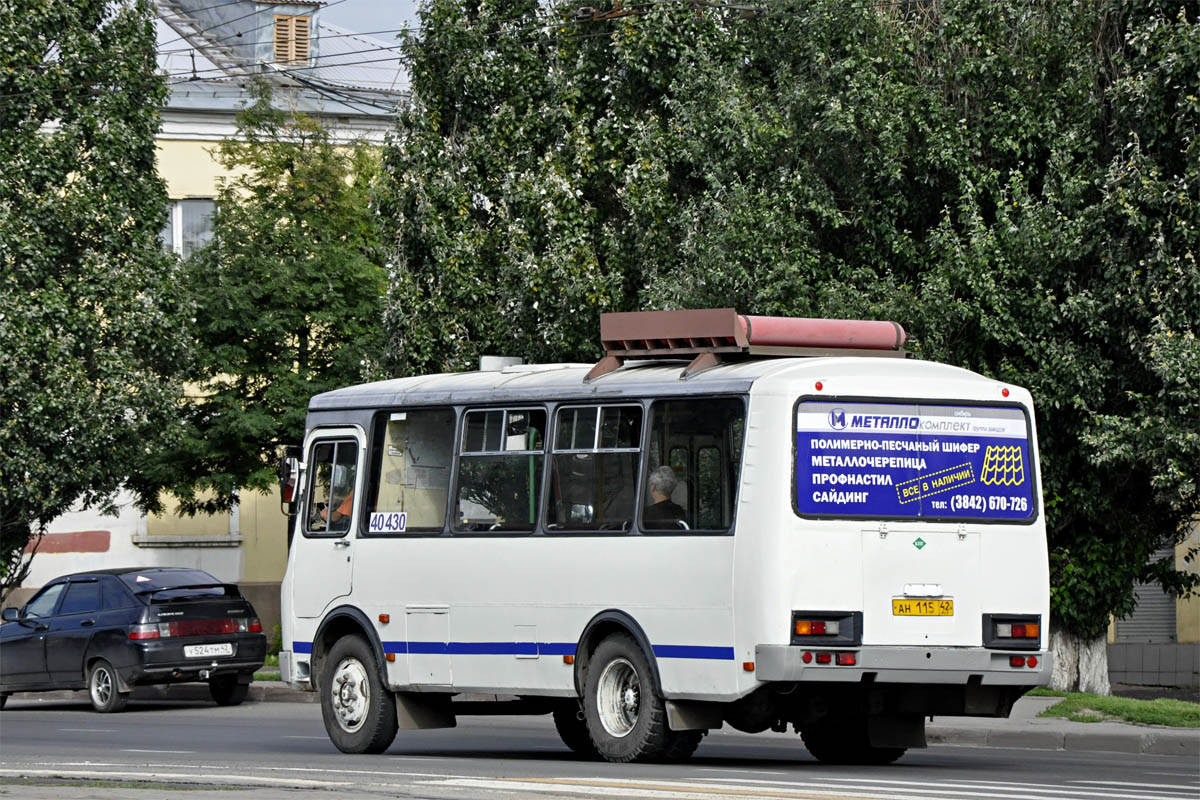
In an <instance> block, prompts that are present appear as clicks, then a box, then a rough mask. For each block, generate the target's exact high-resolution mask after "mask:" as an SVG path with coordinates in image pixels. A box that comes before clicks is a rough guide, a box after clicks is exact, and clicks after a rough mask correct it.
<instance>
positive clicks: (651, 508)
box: [641, 397, 746, 532]
mask: <svg viewBox="0 0 1200 800" xmlns="http://www.w3.org/2000/svg"><path fill="white" fill-rule="evenodd" d="M745 415H746V410H745V404H744V403H743V401H742V400H741V399H739V398H733V397H726V398H713V397H709V398H697V399H694V400H691V399H689V400H660V401H657V402H655V404H654V406H653V407H652V415H651V426H650V441H651V443H652V444H651V449H650V454H651V457H650V458H649V459H648V462H647V464H646V478H645V481H646V484H647V486H646V489H647V491H646V494H645V501H644V503H643V505H642V519H641V527H642V529H643V530H646V531H664V532H672V531H673V532H680V531H684V530H693V529H695V530H701V531H716V532H725V531H728V530H729V529H730V528H731V527H732V525H733V499H734V495H735V494H736V491H735V490H736V487H737V485H738V477H739V471H740V469H741V446H742V445H741V437H742V431H743V429H744V426H745V422H744V420H745ZM659 442H661V443H662V445H661V446H660V447H656V446H655V444H657V443H659ZM723 451H724V452H723ZM662 452H665V453H666V455H667V463H666V464H665V465H664V464H662V463H661V461H660V459H661V456H659V453H662ZM652 483H654V484H657V485H656V487H655V488H656V490H657V491H653V492H652V491H650V488H651V487H650V484H652ZM664 489H666V491H665V496H664Z"/></svg>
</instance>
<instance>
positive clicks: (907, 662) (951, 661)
mask: <svg viewBox="0 0 1200 800" xmlns="http://www.w3.org/2000/svg"><path fill="white" fill-rule="evenodd" d="M805 652H808V653H810V654H811V661H810V663H807V664H806V663H805V662H804V653H805ZM839 652H842V653H846V652H852V653H855V665H854V666H839V665H837V663H836V660H837V655H836V654H837V653H839ZM818 653H832V654H834V655H833V659H832V661H833V663H830V664H818V663H816V662H817V659H816V655H817V654H818ZM1013 656H1016V657H1018V658H1020V659H1021V661H1022V664H1023V666H1013V665H1012V663H1011V661H1010V659H1011V658H1012V657H1013ZM1033 659H1036V661H1034V663H1035V664H1036V666H1034V667H1030V666H1029V662H1030V661H1031V660H1033ZM1051 666H1052V664H1051V660H1050V653H1048V652H1044V651H1035V652H1031V651H1028V650H1025V651H1011V652H1010V651H1004V650H987V649H984V648H982V647H888V646H880V645H865V646H860V647H854V648H828V647H825V648H816V647H814V648H804V647H798V646H796V645H777V644H760V645H758V646H757V647H756V648H755V677H757V678H758V680H760V681H796V682H819V683H861V682H873V683H912V684H949V685H955V684H962V685H965V684H968V683H982V684H983V685H985V686H986V685H990V686H1045V685H1047V684H1048V683H1050V674H1051V672H1052V670H1051Z"/></svg>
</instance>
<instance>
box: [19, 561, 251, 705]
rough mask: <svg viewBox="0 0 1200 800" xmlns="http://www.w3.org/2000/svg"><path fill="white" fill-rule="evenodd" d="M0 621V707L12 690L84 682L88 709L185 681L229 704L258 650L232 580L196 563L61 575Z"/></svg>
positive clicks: (246, 680)
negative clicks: (137, 691)
mask: <svg viewBox="0 0 1200 800" xmlns="http://www.w3.org/2000/svg"><path fill="white" fill-rule="evenodd" d="M3 619H4V624H2V625H0V708H3V707H4V704H5V702H6V701H7V699H8V695H9V694H11V693H12V692H36V691H42V690H49V689H87V690H88V695H89V696H90V698H91V701H92V706H93V707H94V708H95V709H96V710H97V711H102V712H109V711H120V710H121V709H122V708H124V706H125V703H126V702H127V701H128V699H129V692H130V690H131V689H132V688H133V687H134V686H144V685H147V684H164V683H182V682H185V681H206V682H207V683H208V688H209V693H210V694H211V695H212V698H213V700H215V701H216V702H217V703H218V704H220V705H227V706H231V705H237V704H238V703H240V702H242V700H244V699H245V698H246V693H247V691H248V690H249V688H250V681H251V680H252V679H253V676H254V672H255V670H257V669H259V668H261V667H262V665H263V660H264V656H265V655H266V650H267V640H266V637H265V636H264V635H263V633H262V624H261V623H260V622H259V620H258V617H257V615H256V614H255V612H254V608H253V607H252V606H251V605H250V603H249V601H247V600H246V599H245V598H244V597H242V596H241V593H240V592H239V591H238V588H237V587H236V586H235V585H233V584H230V583H222V582H221V581H219V580H217V579H216V578H214V577H213V576H212V575H209V574H208V573H207V572H203V571H201V570H197V569H180V568H169V567H149V568H146V569H105V570H96V571H94V572H81V573H78V574H75V575H64V576H63V577H61V578H56V579H54V580H53V581H50V582H49V583H47V584H46V585H45V586H44V587H43V588H42V590H41V591H40V592H38V593H37V594H36V595H35V596H34V597H33V599H31V600H30V601H29V602H28V603H27V604H26V605H25V606H24V607H22V608H21V609H19V610H18V609H15V608H6V609H4V613H3Z"/></svg>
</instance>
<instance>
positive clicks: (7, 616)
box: [0, 608, 21, 622]
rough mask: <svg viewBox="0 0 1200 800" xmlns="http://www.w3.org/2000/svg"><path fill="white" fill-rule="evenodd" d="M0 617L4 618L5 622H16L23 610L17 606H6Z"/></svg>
mask: <svg viewBox="0 0 1200 800" xmlns="http://www.w3.org/2000/svg"><path fill="white" fill-rule="evenodd" d="M0 618H3V619H4V621H5V622H16V621H17V620H18V619H20V618H21V612H20V611H18V610H17V609H15V608H6V609H4V611H2V612H0Z"/></svg>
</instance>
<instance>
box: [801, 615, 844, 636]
mask: <svg viewBox="0 0 1200 800" xmlns="http://www.w3.org/2000/svg"><path fill="white" fill-rule="evenodd" d="M840 629H841V625H839V624H838V622H837V620H823V619H798V620H796V635H797V636H837V635H838V631H839V630H840Z"/></svg>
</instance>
